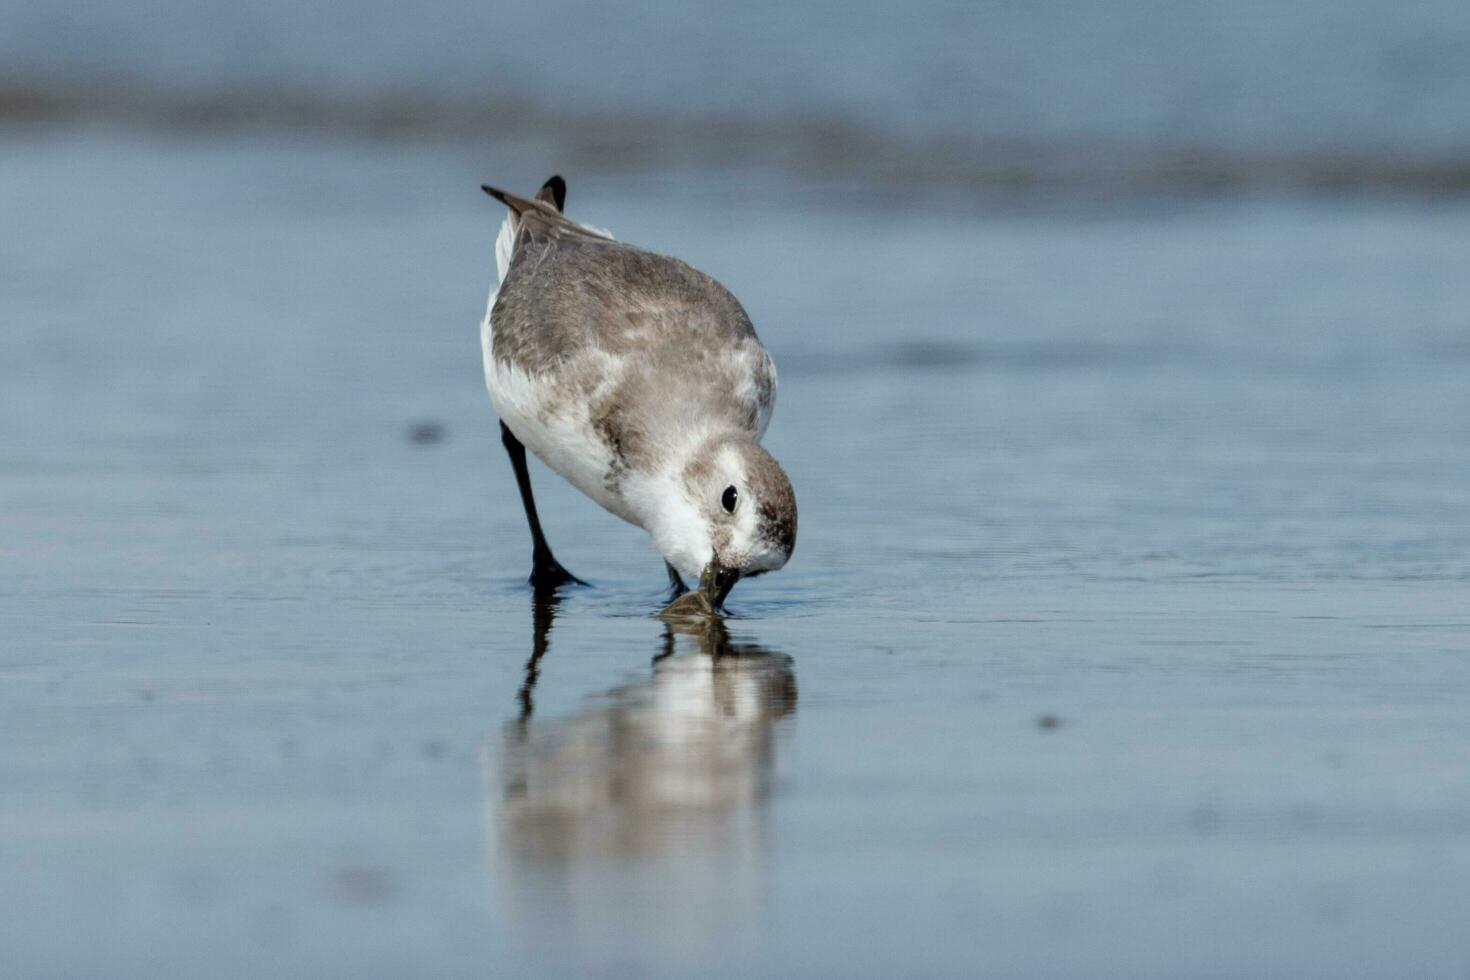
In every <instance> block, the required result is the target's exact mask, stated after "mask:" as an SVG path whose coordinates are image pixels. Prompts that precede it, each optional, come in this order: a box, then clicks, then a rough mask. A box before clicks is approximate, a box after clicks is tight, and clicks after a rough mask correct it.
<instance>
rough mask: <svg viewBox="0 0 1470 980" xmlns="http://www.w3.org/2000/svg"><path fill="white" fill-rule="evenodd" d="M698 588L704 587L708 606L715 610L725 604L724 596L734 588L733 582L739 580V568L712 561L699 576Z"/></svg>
mask: <svg viewBox="0 0 1470 980" xmlns="http://www.w3.org/2000/svg"><path fill="white" fill-rule="evenodd" d="M699 580H700V581H699V585H700V588H702V589H704V595H705V598H706V599H708V600H709V604H710V608H711V609H714V610H716V611H718V610H720V609H721V608H723V607H724V605H725V596H727V595H729V594H730V590H731V589H733V588H735V583H736V582H738V581H740V569H738V568H726V567H725V566H723V565H721V564H720V563H719V562H718V561H712V562H710V563H709V566H708V567H707V568H705V570H704V574H703V575H701V576H699Z"/></svg>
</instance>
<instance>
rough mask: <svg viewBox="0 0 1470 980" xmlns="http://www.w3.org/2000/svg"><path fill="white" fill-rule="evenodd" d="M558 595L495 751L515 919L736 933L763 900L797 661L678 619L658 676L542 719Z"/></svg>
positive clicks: (495, 852) (658, 939)
mask: <svg viewBox="0 0 1470 980" xmlns="http://www.w3.org/2000/svg"><path fill="white" fill-rule="evenodd" d="M559 601H560V600H559V598H556V597H538V600H537V602H536V603H535V606H534V608H533V613H532V620H533V631H532V644H531V656H530V659H529V660H528V661H527V663H526V673H525V678H524V682H523V683H522V685H521V688H520V691H519V692H518V694H517V702H518V708H519V710H518V713H517V715H516V717H515V719H514V720H513V721H512V722H511V723H510V724H508V725H507V726H506V728H505V729H504V733H503V738H502V739H501V744H500V745H499V751H498V752H492V753H491V757H492V758H491V761H492V764H493V766H494V770H493V777H492V778H493V780H494V781H493V782H492V793H493V794H494V795H495V796H497V797H498V799H495V800H494V801H493V803H492V825H491V828H490V833H491V842H490V843H491V856H492V868H493V873H494V874H495V875H496V877H497V879H498V880H499V882H500V884H501V885H502V886H505V887H507V888H509V889H511V894H510V895H509V896H508V897H509V898H511V899H512V901H511V902H510V907H511V909H512V910H513V911H514V912H517V913H520V914H524V913H531V914H530V915H529V917H528V918H529V919H532V920H535V924H537V925H539V926H541V927H543V928H544V927H551V926H552V924H553V923H556V922H561V927H563V928H565V927H567V926H569V925H575V926H576V928H577V929H578V931H579V932H588V931H592V932H606V936H604V937H603V938H604V939H607V940H608V941H614V940H618V941H626V940H629V939H631V938H633V937H634V936H635V935H641V934H643V933H645V932H646V935H642V938H641V939H640V940H639V941H642V942H654V943H658V944H661V945H668V944H669V943H674V942H678V943H686V944H688V943H693V944H696V945H697V944H698V942H699V939H698V937H699V936H701V935H704V936H706V937H708V936H711V935H714V934H716V933H719V932H723V933H725V934H729V932H730V931H731V927H732V926H733V925H735V923H736V922H738V921H740V920H741V919H742V918H745V917H746V916H744V915H742V913H753V912H754V905H755V901H756V897H757V896H758V893H759V887H758V885H759V880H760V878H759V875H760V871H761V867H762V863H763V856H764V854H765V852H766V849H767V844H768V841H767V837H768V832H767V829H766V827H765V825H764V821H763V819H762V815H763V809H764V808H763V804H764V802H765V800H766V799H767V798H768V796H769V794H770V790H771V784H772V781H773V777H772V770H773V765H774V759H775V753H776V748H777V745H778V742H779V730H780V728H781V725H780V723H781V722H782V720H783V719H785V718H788V717H789V716H790V715H791V714H792V713H793V712H794V710H795V707H796V680H795V676H794V674H793V672H792V660H791V658H790V657H788V656H785V655H783V654H779V653H773V652H771V651H769V650H767V649H765V648H763V647H761V646H760V645H758V644H755V643H751V642H742V641H736V640H734V639H732V638H731V636H730V634H729V631H728V630H727V629H726V627H725V625H724V623H723V622H720V621H718V620H716V621H711V622H707V623H704V624H702V625H699V626H695V625H692V624H682V625H677V626H675V625H664V626H662V628H661V629H662V632H661V635H659V636H658V639H657V641H656V645H655V647H654V653H653V657H652V663H651V668H650V671H649V674H648V676H646V677H643V678H640V679H638V680H635V681H633V682H631V683H628V684H624V685H622V686H618V687H613V688H611V689H608V690H604V691H601V692H599V693H597V694H595V695H592V696H590V697H588V698H587V699H586V700H585V702H584V706H583V707H582V708H581V709H580V710H577V711H575V712H573V713H572V714H570V715H566V716H562V717H553V718H542V717H540V716H539V715H538V714H537V713H536V704H535V694H536V685H537V682H538V680H539V679H540V677H541V673H542V669H543V665H544V664H545V662H546V659H545V658H546V657H547V655H548V650H549V647H550V634H551V628H552V625H553V623H554V622H555V619H556V614H557V611H558V608H557V607H558V603H559ZM520 914H518V915H517V918H520ZM639 919H642V920H643V921H644V923H645V924H646V926H647V929H646V930H644V929H640V928H639V926H638V922H637V921H635V920H639ZM674 924H678V925H679V928H677V929H675V930H673V931H672V932H671V931H670V926H671V925H674ZM584 938H591V937H584Z"/></svg>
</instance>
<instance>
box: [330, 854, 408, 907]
mask: <svg viewBox="0 0 1470 980" xmlns="http://www.w3.org/2000/svg"><path fill="white" fill-rule="evenodd" d="M397 892H398V885H397V883H396V882H395V881H394V880H393V875H392V873H391V872H389V871H388V869H386V868H373V867H368V866H366V865H361V864H343V865H340V866H338V867H335V868H332V869H331V870H330V871H329V872H328V873H327V893H328V894H329V895H330V896H331V897H332V899H333V901H335V902H337V903H338V904H339V905H357V906H363V907H366V906H370V905H383V904H385V903H387V902H388V901H390V900H391V899H392V898H393V896H394V895H395V894H396V893H397Z"/></svg>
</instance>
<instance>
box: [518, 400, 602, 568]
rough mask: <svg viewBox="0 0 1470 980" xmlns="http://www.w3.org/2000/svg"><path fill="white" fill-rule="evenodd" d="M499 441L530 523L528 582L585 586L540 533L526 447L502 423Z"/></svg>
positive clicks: (527, 521) (539, 521)
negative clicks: (527, 463) (560, 559)
mask: <svg viewBox="0 0 1470 980" xmlns="http://www.w3.org/2000/svg"><path fill="white" fill-rule="evenodd" d="M500 441H501V442H502V443H504V444H505V451H506V453H507V454H508V455H509V456H510V465H511V466H512V467H514V469H515V471H516V486H518V487H520V490H521V503H522V504H523V505H524V506H525V508H526V523H527V524H529V525H531V584H532V585H533V586H535V587H536V588H537V589H538V590H540V589H554V588H556V587H557V586H558V585H565V584H567V583H568V582H575V583H576V584H577V585H586V584H587V583H586V582H584V581H582V580H581V579H579V578H577V576H575V575H573V574H572V573H571V572H569V571H567V570H566V569H565V568H563V567H562V566H561V562H559V561H557V560H556V557H555V556H554V555H553V554H552V553H551V546H550V545H548V544H547V543H546V535H544V534H542V533H541V519H540V518H539V517H537V516H536V498H535V497H533V496H531V471H530V470H528V469H526V447H525V446H523V445H521V441H520V440H519V439H517V438H516V437H515V435H514V434H513V433H512V432H511V431H510V430H509V429H507V428H506V427H505V423H504V422H502V423H500Z"/></svg>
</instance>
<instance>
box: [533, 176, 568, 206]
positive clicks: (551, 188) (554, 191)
mask: <svg viewBox="0 0 1470 980" xmlns="http://www.w3.org/2000/svg"><path fill="white" fill-rule="evenodd" d="M536 199H537V200H538V201H545V202H547V203H548V204H550V205H552V206H553V207H555V208H556V209H557V210H558V211H561V212H562V213H566V210H567V182H566V181H564V180H562V179H561V175H560V174H552V175H551V176H550V177H548V178H546V183H544V184H542V185H541V190H539V191H537V192H536Z"/></svg>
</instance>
